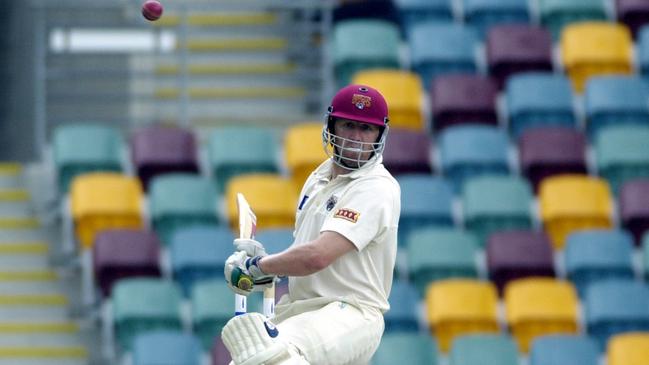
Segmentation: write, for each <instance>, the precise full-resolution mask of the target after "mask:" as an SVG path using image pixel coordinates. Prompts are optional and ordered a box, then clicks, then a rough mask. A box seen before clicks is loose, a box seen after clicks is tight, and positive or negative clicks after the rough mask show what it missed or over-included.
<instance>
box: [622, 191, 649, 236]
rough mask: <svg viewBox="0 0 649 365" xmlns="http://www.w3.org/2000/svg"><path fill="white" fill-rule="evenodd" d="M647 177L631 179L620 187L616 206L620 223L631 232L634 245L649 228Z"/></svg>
mask: <svg viewBox="0 0 649 365" xmlns="http://www.w3.org/2000/svg"><path fill="white" fill-rule="evenodd" d="M648 197H649V179H636V180H631V181H628V182H626V183H624V185H622V188H621V189H620V194H619V197H618V207H619V215H620V223H621V225H622V227H624V229H627V230H628V231H629V232H631V234H633V238H634V241H635V243H636V245H639V244H640V242H641V241H642V236H643V235H644V234H645V232H647V229H648V228H649V211H648V209H647V207H649V201H647V198H648Z"/></svg>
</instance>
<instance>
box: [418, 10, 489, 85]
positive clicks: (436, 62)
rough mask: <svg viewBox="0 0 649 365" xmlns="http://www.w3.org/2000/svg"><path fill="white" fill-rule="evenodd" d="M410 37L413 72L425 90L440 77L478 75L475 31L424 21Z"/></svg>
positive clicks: (449, 24)
mask: <svg viewBox="0 0 649 365" xmlns="http://www.w3.org/2000/svg"><path fill="white" fill-rule="evenodd" d="M409 33H410V36H409V38H408V46H409V48H410V59H411V66H412V70H413V71H415V72H416V73H417V74H419V76H420V77H421V80H422V83H423V84H424V87H425V88H426V89H430V87H431V84H432V81H433V79H434V78H435V77H437V76H438V75H443V74H450V73H475V72H476V70H477V68H476V59H475V51H476V48H477V47H478V36H477V34H476V32H475V30H474V29H472V28H469V27H465V26H463V25H461V24H457V23H452V22H439V21H425V22H424V21H422V22H419V23H417V24H416V25H413V26H412V27H411V28H410V31H409Z"/></svg>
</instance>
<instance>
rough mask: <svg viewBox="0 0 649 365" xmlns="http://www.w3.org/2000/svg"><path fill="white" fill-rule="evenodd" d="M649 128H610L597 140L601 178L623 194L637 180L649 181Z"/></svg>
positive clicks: (596, 152) (596, 149)
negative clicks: (626, 183)
mask: <svg viewBox="0 0 649 365" xmlns="http://www.w3.org/2000/svg"><path fill="white" fill-rule="evenodd" d="M648 140H649V125H648V126H630V125H629V126H619V127H609V128H607V129H606V130H603V131H601V132H600V133H599V134H598V136H597V138H596V140H595V146H594V147H595V157H596V163H597V172H598V174H599V175H600V176H601V177H602V178H604V179H606V180H607V181H608V183H609V184H610V185H611V190H612V191H613V193H615V194H617V193H619V189H620V188H621V187H622V185H623V184H624V183H625V182H627V181H631V180H633V179H638V178H649V143H647V141H648Z"/></svg>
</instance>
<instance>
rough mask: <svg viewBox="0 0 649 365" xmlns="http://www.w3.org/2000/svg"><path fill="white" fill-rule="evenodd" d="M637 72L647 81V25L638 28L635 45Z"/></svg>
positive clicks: (648, 36)
mask: <svg viewBox="0 0 649 365" xmlns="http://www.w3.org/2000/svg"><path fill="white" fill-rule="evenodd" d="M636 49H637V55H638V70H639V72H640V74H641V75H642V77H643V79H645V80H647V79H649V24H647V25H644V26H643V27H642V28H640V32H639V33H638V39H637V43H636Z"/></svg>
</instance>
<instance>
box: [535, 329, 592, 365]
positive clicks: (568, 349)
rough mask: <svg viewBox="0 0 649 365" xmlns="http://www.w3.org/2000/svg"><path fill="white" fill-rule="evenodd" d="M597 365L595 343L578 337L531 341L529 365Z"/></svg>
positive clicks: (549, 336) (542, 338)
mask: <svg viewBox="0 0 649 365" xmlns="http://www.w3.org/2000/svg"><path fill="white" fill-rule="evenodd" d="M576 364H579V365H598V364H599V349H598V348H597V345H596V344H595V342H594V341H593V340H592V339H591V338H589V337H587V336H580V335H547V336H542V337H538V338H536V339H535V340H534V341H532V349H531V351H530V365H576Z"/></svg>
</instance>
